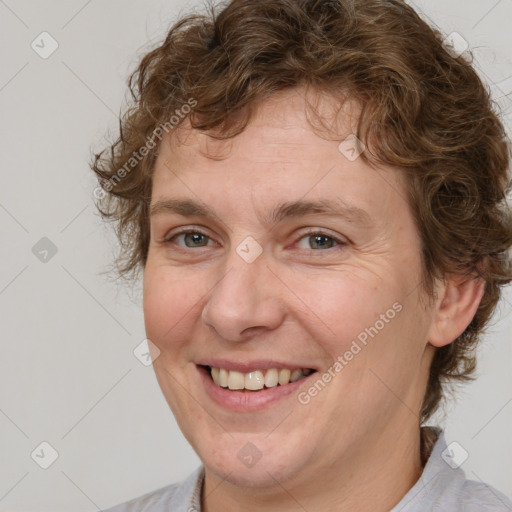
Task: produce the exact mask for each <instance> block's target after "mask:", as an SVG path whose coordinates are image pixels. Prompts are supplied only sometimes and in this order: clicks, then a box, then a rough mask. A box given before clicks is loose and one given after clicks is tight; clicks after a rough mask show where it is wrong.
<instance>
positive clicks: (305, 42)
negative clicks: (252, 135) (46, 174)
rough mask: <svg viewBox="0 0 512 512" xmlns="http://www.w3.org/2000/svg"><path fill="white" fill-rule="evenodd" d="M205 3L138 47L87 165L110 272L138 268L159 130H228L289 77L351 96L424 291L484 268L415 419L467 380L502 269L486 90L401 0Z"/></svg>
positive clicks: (499, 192)
mask: <svg viewBox="0 0 512 512" xmlns="http://www.w3.org/2000/svg"><path fill="white" fill-rule="evenodd" d="M217 11H218V9H217V8H216V7H215V6H214V5H211V4H209V5H207V9H206V12H205V13H193V14H188V15H186V16H184V17H182V18H181V19H180V20H179V21H177V22H176V23H175V24H174V26H173V27H172V28H171V30H170V31H169V33H168V35H167V37H166V38H165V40H164V42H163V43H162V44H160V45H159V46H158V47H156V48H155V49H153V50H152V51H150V52H149V53H147V54H146V55H145V56H144V57H143V58H142V60H141V62H140V64H139V66H138V68H137V69H136V71H134V73H133V74H132V75H131V76H130V79H129V83H128V85H129V88H130V91H131V96H132V103H131V105H130V107H129V108H128V109H127V110H126V112H125V114H124V115H123V116H122V117H121V119H120V134H119V138H118V139H117V140H116V141H115V142H114V143H113V144H112V145H109V147H108V148H107V149H105V150H103V151H101V152H100V153H98V154H96V155H95V159H94V161H93V162H92V164H91V166H92V169H93V170H94V172H95V173H96V175H97V177H98V179H99V181H100V185H101V186H102V187H103V188H102V189H101V194H99V195H98V196H97V199H98V202H97V206H98V208H99V210H100V212H101V214H102V215H103V216H104V218H107V219H110V220H112V221H115V223H116V232H117V235H118V237H119V240H120V243H121V252H120V256H119V258H118V259H117V260H116V263H117V269H118V271H119V274H120V275H122V276H130V277H136V275H137V274H138V270H140V269H141V268H143V267H144V266H145V263H146V258H147V253H148V244H149V239H150V226H149V204H150V200H151V188H152V172H153V168H154V165H155V160H156V155H157V151H158V146H159V145H158V142H159V141H160V140H161V138H162V135H163V132H164V131H165V132H168V133H169V132H170V130H171V129H172V128H173V127H174V126H176V125H177V124H178V123H179V122H181V120H182V119H184V118H186V119H187V120H188V121H189V122H190V124H191V126H192V128H194V129H197V130H202V131H204V132H207V133H208V134H209V135H210V136H211V137H214V138H216V139H225V138H230V137H234V136H236V135H237V134H238V133H240V132H241V131H243V130H244V128H245V126H246V125H247V123H248V121H249V119H250V117H251V107H252V106H253V105H254V104H255V102H256V101H260V100H262V99H265V98H267V97H268V96H270V95H272V94H273V93H276V92H278V91H281V90H284V89H286V88H291V87H297V86H306V87H312V88H313V89H314V90H317V91H323V92H327V93H329V94H330V95H332V97H338V98H340V99H343V98H350V99H354V100H356V101H357V102H358V104H359V105H360V106H361V115H360V118H359V126H358V131H357V136H358V138H359V139H361V140H362V141H363V142H364V143H365V144H366V146H367V147H368V148H371V151H365V152H364V153H363V155H362V156H363V158H365V159H367V160H366V161H370V158H371V160H372V161H373V162H374V163H375V162H376V163H380V164H385V165H391V166H395V167H397V168H400V169H402V170H403V172H404V173H405V176H406V183H407V192H408V200H409V202H410V207H411V211H412V213H413V215H414V218H415V221H416V224H417V227H418V230H419V233H420V235H421V240H422V261H423V273H424V288H425V291H426V294H427V296H429V297H430V298H432V297H433V284H434V283H435V281H436V280H437V279H443V277H444V276H447V275H449V274H453V273H458V274H461V273H462V274H467V275H473V276H474V275H478V276H480V277H481V278H483V279H484V280H485V293H484V297H483V299H482V301H481V303H480V306H479V308H478V310H477V312H476V314H475V316H474V318H473V320H472V322H471V323H470V325H469V326H468V327H467V329H466V330H465V331H464V333H463V334H462V335H461V336H459V337H458V338H457V339H456V340H455V341H454V342H453V343H451V344H449V345H447V346H445V347H442V348H438V349H436V353H435V356H434V359H433V362H432V365H431V369H430V376H429V381H428V385H427V390H426V393H425V397H424V402H423V406H422V418H421V419H422V421H425V420H427V419H428V418H429V417H430V416H431V415H432V413H433V412H434V411H435V410H436V409H437V408H438V406H439V403H440V401H441V399H442V398H443V395H444V393H443V391H445V390H446V385H447V384H449V383H452V382H456V381H463V380H468V379H472V378H474V370H475V363H476V360H475V348H476V345H477V343H478V341H479V340H480V336H481V333H482V332H483V328H484V327H485V326H486V325H487V324H488V322H489V319H490V317H491V315H492V313H493V311H494V309H495V307H496V305H497V303H498V300H499V297H500V292H501V287H502V286H503V285H505V284H507V283H509V282H510V281H511V280H512V269H511V265H510V261H509V254H508V251H509V248H510V246H511V245H512V220H511V212H510V209H509V208H508V206H507V203H506V194H507V191H508V187H509V179H510V177H509V175H508V172H509V162H510V147H509V145H508V143H507V141H508V138H507V136H506V133H505V129H504V127H503V125H502V123H501V122H500V120H499V116H498V114H497V113H496V112H495V110H496V109H495V104H494V103H493V101H492V100H491V98H490V93H489V91H488V89H487V88H486V87H485V86H484V85H483V83H482V81H481V80H480V78H479V77H478V75H477V73H476V72H475V70H474V68H473V66H472V65H471V62H470V61H469V60H467V57H466V56H464V58H463V57H462V56H459V57H457V56H456V55H453V52H449V51H447V49H446V47H445V45H443V39H444V37H443V35H442V34H441V33H440V32H439V31H437V30H435V29H433V28H431V27H430V26H429V25H428V24H427V23H426V22H425V21H423V20H422V18H421V17H420V16H419V15H418V14H417V13H416V12H415V11H414V10H413V9H412V8H411V7H410V6H408V5H407V4H406V3H405V2H404V1H401V0H387V1H385V0H231V1H230V2H229V3H227V5H224V6H223V7H222V9H221V10H219V11H218V12H217ZM469 56H470V57H471V54H470V53H469ZM192 107H194V108H193V109H192ZM156 139H158V142H157V141H156ZM97 190H99V189H97ZM95 195H96V194H95ZM475 273H477V274H475Z"/></svg>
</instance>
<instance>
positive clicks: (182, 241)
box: [165, 229, 213, 249]
mask: <svg viewBox="0 0 512 512" xmlns="http://www.w3.org/2000/svg"><path fill="white" fill-rule="evenodd" d="M165 242H166V243H174V244H176V245H178V246H179V247H187V248H189V249H190V248H194V247H206V246H208V245H213V241H212V240H210V237H208V236H207V235H205V234H204V233H201V231H197V230H195V229H194V230H192V229H189V230H187V231H181V232H179V233H175V234H174V235H172V236H170V237H169V238H166V240H165ZM209 242H211V244H209Z"/></svg>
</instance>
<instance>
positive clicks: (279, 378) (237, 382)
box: [210, 368, 313, 391]
mask: <svg viewBox="0 0 512 512" xmlns="http://www.w3.org/2000/svg"><path fill="white" fill-rule="evenodd" d="M312 371H313V370H307V369H298V370H289V369H287V368H283V369H281V370H278V369H276V368H271V369H269V370H254V371H252V372H249V373H241V372H236V371H233V370H231V371H229V370H225V369H224V368H211V369H210V373H211V376H212V379H213V382H215V384H217V386H221V387H223V388H229V389H249V390H251V391H256V390H258V389H263V387H264V386H265V387H267V388H272V387H274V386H277V385H278V384H280V385H281V386H283V385H284V384H288V383H289V382H295V381H296V380H299V379H301V378H302V377H305V376H306V375H309V374H310V373H311V372H312Z"/></svg>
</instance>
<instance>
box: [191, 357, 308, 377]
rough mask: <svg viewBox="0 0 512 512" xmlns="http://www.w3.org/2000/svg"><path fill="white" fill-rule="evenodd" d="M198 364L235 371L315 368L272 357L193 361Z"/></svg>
mask: <svg viewBox="0 0 512 512" xmlns="http://www.w3.org/2000/svg"><path fill="white" fill-rule="evenodd" d="M195 363H196V364H197V365H199V366H210V367H211V368H222V369H224V370H228V371H237V372H241V373H249V372H251V371H254V370H270V369H271V368H277V369H282V368H287V369H289V370H291V371H293V370H299V369H311V370H316V368H313V367H312V366H309V365H308V364H291V363H289V362H287V363H285V362H283V361H277V360H274V359H255V360H252V361H230V360H227V359H217V358H215V359H201V360H198V361H195Z"/></svg>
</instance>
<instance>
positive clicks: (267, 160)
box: [152, 90, 403, 210]
mask: <svg viewBox="0 0 512 512" xmlns="http://www.w3.org/2000/svg"><path fill="white" fill-rule="evenodd" d="M308 104H309V105H310V106H309V107H308ZM357 120H358V106H357V104H356V103H355V102H351V101H346V102H340V101H337V100H335V99H334V98H332V97H329V96H325V95H315V96H314V97H307V98H306V97H305V96H304V94H303V92H302V91H300V90H298V91H297V90H290V91H285V92H283V93H281V94H278V95H275V96H273V97H270V98H267V99H266V100H265V101H262V102H260V103H258V104H256V105H255V107H254V109H253V112H252V116H251V118H250V120H249V123H248V124H247V126H246V127H245V129H244V130H243V131H242V132H241V133H239V134H238V135H236V136H235V137H232V138H229V139H225V140H216V139H214V138H212V137H210V136H209V135H208V134H206V133H201V132H199V131H197V130H191V129H190V125H189V124H187V123H184V124H183V125H182V126H180V127H179V128H178V129H177V130H176V132H173V133H171V134H170V135H171V136H170V137H168V138H167V139H164V140H163V143H162V146H161V148H160V154H159V156H158V159H157V164H156V168H155V174H154V180H153V201H152V202H153V204H154V203H155V202H156V201H158V200H161V199H163V198H164V196H168V195H173V196H179V197H181V198H183V197H191V196H196V197H195V199H197V198H198V197H199V198H200V199H201V200H202V201H203V202H205V203H208V204H216V205H218V206H222V207H225V208H226V209H227V207H226V206H225V205H226V204H227V203H229V204H230V205H233V206H235V205H239V206H240V208H243V207H245V206H246V205H247V204H251V203H253V204H254V203H255V201H256V202H259V203H260V207H261V208H266V207H267V206H268V208H273V207H274V206H275V204H277V203H282V202H283V199H286V200H297V199H299V198H307V199H309V200H324V199H334V200H341V201H342V202H345V203H349V202H350V203H359V207H360V208H364V209H368V208H370V210H371V209H372V208H373V209H375V208H374V207H375V206H378V205H379V204H380V205H382V204H383V203H387V202H389V201H393V200H395V201H396V200H401V198H400V197H394V196H396V195H397V193H398V194H399V195H400V193H401V188H402V184H401V183H400V174H401V173H398V172H396V170H395V169H380V171H379V172H376V171H375V169H374V168H373V167H371V166H370V165H369V164H367V163H366V162H365V161H364V160H363V159H362V158H357V159H356V160H354V161H351V160H349V159H347V158H346V156H344V155H343V154H342V153H341V152H340V150H339V148H338V145H339V143H340V141H343V140H345V139H346V138H347V137H348V136H353V134H354V132H355V131H356V130H357ZM320 122H322V125H321V126H320V125H319V123H320ZM312 125H313V126H312ZM317 128H320V129H321V133H319V131H318V129H317ZM384 174H387V175H389V176H387V177H385V178H383V176H384ZM390 185H391V186H390ZM285 196H286V197H285ZM306 196H307V197H306ZM402 197H403V194H402Z"/></svg>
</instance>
